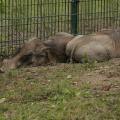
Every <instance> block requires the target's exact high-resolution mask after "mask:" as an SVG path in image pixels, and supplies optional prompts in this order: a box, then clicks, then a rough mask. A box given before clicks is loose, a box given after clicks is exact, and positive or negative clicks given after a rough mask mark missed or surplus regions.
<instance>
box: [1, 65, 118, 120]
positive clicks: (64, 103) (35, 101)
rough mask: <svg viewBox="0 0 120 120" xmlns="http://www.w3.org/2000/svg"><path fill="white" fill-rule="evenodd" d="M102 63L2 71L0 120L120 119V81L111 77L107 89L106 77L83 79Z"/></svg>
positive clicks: (88, 76)
mask: <svg viewBox="0 0 120 120" xmlns="http://www.w3.org/2000/svg"><path fill="white" fill-rule="evenodd" d="M107 64H108V63H107ZM105 65H106V63H105ZM105 65H104V66H105ZM100 66H101V65H99V64H97V63H95V64H93V65H92V66H91V65H89V64H83V65H81V64H69V65H68V64H58V65H57V66H48V67H38V68H20V69H19V70H12V71H9V72H7V73H5V74H1V75H0V101H1V102H0V120H119V118H120V94H119V88H120V81H119V80H117V78H108V79H107V80H106V81H105V83H106V82H108V83H109V84H112V86H113V87H112V88H111V89H110V90H104V89H102V87H103V86H102V82H104V81H101V84H99V85H98V84H94V83H93V81H94V80H93V81H92V82H91V81H88V80H86V79H81V78H82V76H83V75H87V78H89V79H90V75H89V74H90V73H91V72H93V73H95V71H96V70H99V69H101V67H100ZM95 77H97V75H95ZM114 86H116V87H114Z"/></svg>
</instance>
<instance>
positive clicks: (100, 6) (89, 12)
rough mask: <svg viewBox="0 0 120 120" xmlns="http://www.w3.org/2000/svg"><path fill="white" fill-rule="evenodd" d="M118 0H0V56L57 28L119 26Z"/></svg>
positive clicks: (82, 30) (76, 29) (89, 29)
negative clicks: (30, 39) (32, 38)
mask: <svg viewBox="0 0 120 120" xmlns="http://www.w3.org/2000/svg"><path fill="white" fill-rule="evenodd" d="M119 2H120V0H0V56H1V57H5V56H8V55H12V54H13V53H14V51H15V50H14V49H15V48H16V47H17V46H20V45H22V44H23V43H24V42H25V41H26V40H28V38H30V37H32V36H37V37H38V38H40V39H41V40H45V39H47V38H48V37H49V36H51V35H54V34H55V33H56V32H59V31H65V32H69V33H73V34H89V33H91V32H94V31H98V30H100V29H102V28H112V29H114V28H118V27H119V26H120V6H119Z"/></svg>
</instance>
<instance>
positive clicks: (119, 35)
mask: <svg viewBox="0 0 120 120" xmlns="http://www.w3.org/2000/svg"><path fill="white" fill-rule="evenodd" d="M66 55H67V56H68V57H69V59H70V60H71V61H76V62H83V60H84V59H85V57H86V58H87V59H88V60H89V61H98V62H102V61H106V60H109V59H111V58H115V57H120V30H107V29H106V30H102V31H100V32H96V33H94V34H90V35H85V36H83V37H81V36H76V37H75V38H74V39H72V40H71V41H70V42H69V43H68V44H67V46H66Z"/></svg>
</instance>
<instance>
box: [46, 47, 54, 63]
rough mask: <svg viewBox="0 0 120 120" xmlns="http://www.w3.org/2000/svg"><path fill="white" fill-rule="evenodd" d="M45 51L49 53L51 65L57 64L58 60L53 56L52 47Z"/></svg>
mask: <svg viewBox="0 0 120 120" xmlns="http://www.w3.org/2000/svg"><path fill="white" fill-rule="evenodd" d="M44 50H45V52H46V53H47V58H48V59H49V63H50V64H53V63H56V58H55V56H54V55H53V52H52V49H51V48H50V47H47V48H45V49H44Z"/></svg>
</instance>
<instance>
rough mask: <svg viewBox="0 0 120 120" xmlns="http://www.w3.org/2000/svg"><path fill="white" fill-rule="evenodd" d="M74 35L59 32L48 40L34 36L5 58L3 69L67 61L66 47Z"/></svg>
mask: <svg viewBox="0 0 120 120" xmlns="http://www.w3.org/2000/svg"><path fill="white" fill-rule="evenodd" d="M73 37H74V36H73V35H71V34H68V33H65V32H59V33H57V34H56V35H55V36H53V37H50V38H49V39H48V40H46V41H40V40H39V39H37V38H32V39H30V40H29V41H28V42H26V43H25V44H24V45H23V46H22V47H21V48H20V49H19V51H18V52H17V54H16V55H15V56H14V57H13V58H11V59H5V60H3V66H2V67H1V71H5V70H7V69H14V68H17V67H19V66H21V65H26V64H27V65H28V64H31V65H33V66H40V65H48V64H52V63H56V62H65V61H66V59H67V58H66V54H65V48H66V45H67V43H68V42H69V41H70V40H72V39H73Z"/></svg>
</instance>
